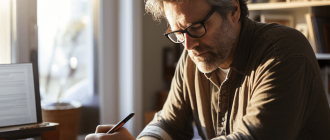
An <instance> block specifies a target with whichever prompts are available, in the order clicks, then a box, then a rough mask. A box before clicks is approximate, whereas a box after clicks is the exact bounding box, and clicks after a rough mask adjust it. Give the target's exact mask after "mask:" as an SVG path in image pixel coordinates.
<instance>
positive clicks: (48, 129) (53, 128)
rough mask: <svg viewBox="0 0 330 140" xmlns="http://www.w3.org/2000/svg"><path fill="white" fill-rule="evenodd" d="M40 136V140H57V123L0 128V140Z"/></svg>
mask: <svg viewBox="0 0 330 140" xmlns="http://www.w3.org/2000/svg"><path fill="white" fill-rule="evenodd" d="M40 135H41V136H42V137H41V139H42V140H58V139H59V124H58V123H38V124H30V125H24V126H12V127H5V128H0V140H14V139H22V138H30V137H35V136H40Z"/></svg>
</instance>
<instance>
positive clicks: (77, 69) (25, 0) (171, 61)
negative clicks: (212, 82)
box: [0, 0, 330, 140]
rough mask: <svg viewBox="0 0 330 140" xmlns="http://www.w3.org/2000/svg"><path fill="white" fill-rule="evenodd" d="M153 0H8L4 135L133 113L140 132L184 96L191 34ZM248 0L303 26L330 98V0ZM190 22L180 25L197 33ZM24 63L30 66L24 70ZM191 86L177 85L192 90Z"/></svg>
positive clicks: (260, 10)
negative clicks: (155, 11)
mask: <svg viewBox="0 0 330 140" xmlns="http://www.w3.org/2000/svg"><path fill="white" fill-rule="evenodd" d="M147 1H148V0H0V140H11V139H24V140H74V139H76V140H85V138H86V136H87V135H89V134H92V133H95V131H96V128H97V126H98V125H107V124H113V125H115V124H117V123H118V122H120V121H121V120H123V119H124V118H125V117H127V116H128V115H129V114H131V113H134V116H133V117H132V118H131V119H130V120H129V121H127V122H125V125H123V127H125V128H126V129H127V130H128V132H129V133H130V134H131V135H132V136H133V137H134V138H137V137H138V136H139V134H140V133H141V132H142V131H143V130H144V128H145V127H146V126H147V125H148V124H149V123H150V122H151V121H152V120H153V119H154V116H155V114H161V112H159V111H161V110H162V109H163V106H164V104H165V103H166V104H170V101H169V100H170V98H173V97H174V96H175V95H172V96H173V97H172V96H168V95H169V94H174V93H171V92H170V90H171V91H172V90H175V88H177V87H176V86H175V84H174V83H176V82H175V81H180V80H177V79H175V78H173V77H175V76H177V77H180V75H179V74H178V73H179V72H180V69H179V68H178V67H179V66H180V65H181V63H180V62H181V61H180V60H181V59H184V58H183V57H184V55H182V54H185V53H184V52H186V51H187V47H185V45H187V44H185V41H181V42H175V41H173V39H171V37H168V35H165V34H167V33H169V32H168V31H169V29H170V27H169V26H170V23H169V20H168V19H162V20H161V21H157V19H156V18H155V17H153V15H152V14H150V12H149V13H147V12H146V9H145V4H146V2H147ZM150 1H151V0H150ZM205 1H207V0H205ZM232 1H239V0H232ZM240 1H242V0H240ZM246 3H247V8H248V12H249V14H248V16H247V17H248V18H247V19H250V20H251V22H252V21H256V22H258V23H259V22H260V23H267V24H272V23H276V25H281V27H282V25H283V27H284V26H285V27H289V28H292V29H295V30H298V31H300V33H301V37H302V38H304V39H306V42H308V43H309V44H310V45H309V46H310V47H311V48H309V49H310V50H311V52H314V53H312V55H313V56H312V57H314V56H315V58H316V59H315V63H317V64H318V66H319V67H318V68H317V69H319V71H318V72H317V74H316V75H318V74H320V77H321V79H319V80H320V81H322V84H321V85H320V87H322V92H325V96H324V98H326V99H327V100H330V94H329V93H330V77H329V74H330V61H329V60H330V10H329V9H330V0H248V1H246ZM203 16H205V15H203ZM219 17H220V16H219ZM203 18H204V17H203ZM210 19H212V14H211V15H210ZM206 20H208V19H207V18H206ZM211 21H212V20H211ZM204 23H205V25H204ZM171 25H172V24H171ZM202 25H203V27H204V28H205V31H204V32H205V34H206V32H212V30H207V27H208V24H207V21H204V20H203V24H202ZM272 25H275V24H272ZM189 27H190V26H189ZM189 27H187V28H186V29H188V28H189ZM242 28H243V27H242ZM183 29H185V28H182V30H183ZM186 29H185V31H186V32H187V33H184V32H183V31H182V32H181V31H178V32H179V33H180V32H181V33H182V35H183V37H185V38H188V37H186V36H185V35H186V34H187V35H188V34H189V35H190V36H191V34H190V33H189V30H186ZM242 30H243V29H242ZM171 31H173V32H176V31H174V30H172V29H171ZM239 31H240V30H239ZM300 33H299V34H300ZM164 35H165V36H164ZM206 35H207V34H206ZM192 36H193V35H192ZM202 36H204V34H203V35H201V36H199V37H202ZM297 36H300V35H297ZM194 38H195V37H194ZM196 38H197V37H196ZM260 38H263V37H260ZM264 38H266V37H264ZM293 38H294V37H293ZM251 40H252V39H251ZM272 43H276V42H272ZM308 43H307V44H308ZM247 44H249V43H247ZM296 47H299V46H296ZM302 50H303V49H302ZM258 51H259V50H258ZM274 51H276V50H275V49H274ZM246 53H248V52H246ZM314 54H315V55H314ZM180 57H181V59H180ZM235 58H236V57H235ZM182 61H183V60H182ZM244 61H245V60H244ZM311 61H313V60H311ZM191 62H193V61H191ZM313 62H314V61H313ZM246 63H247V62H246ZM21 65H22V66H24V68H27V70H25V69H24V70H22V71H20V70H18V69H19V68H17V67H19V66H21ZM16 66H17V67H16ZM182 67H183V66H182ZM198 68H199V67H198ZM196 69H197V68H196ZM176 71H177V72H176ZM238 71H239V70H238ZM8 73H11V74H12V75H14V76H13V77H15V76H16V78H21V77H24V78H25V80H28V81H26V82H25V83H24V84H23V85H26V86H29V87H30V88H33V90H32V89H31V90H29V92H27V93H26V94H24V95H16V93H15V95H14V92H16V91H17V94H18V90H21V89H22V90H23V91H24V90H25V88H17V87H16V88H15V86H17V85H16V84H11V82H17V81H11V80H12V79H11V78H12V77H11V76H8ZM13 73H14V74H13ZM17 73H18V74H17ZM22 73H24V74H26V75H22ZM196 73H197V72H196ZM203 73H204V72H203ZM193 74H194V73H192V75H193ZM204 74H205V76H206V75H207V74H206V73H204ZM204 74H201V75H203V76H204ZM229 74H230V73H229ZM9 75H10V74H9ZM182 75H183V74H182ZM182 75H181V76H182ZM184 76H186V75H184ZM182 77H183V76H182ZM206 77H207V76H206ZM316 77H317V76H316ZM225 78H226V76H225ZM173 79H174V80H173ZM210 79H211V78H210ZM196 80H198V78H196ZM20 81H21V80H20ZM181 82H182V81H181ZM194 82H195V83H198V81H197V82H196V81H194ZM201 83H202V82H201ZM178 85H180V84H178ZM221 85H222V84H220V87H221ZM190 86H191V85H190ZM192 86H196V85H192ZM19 87H22V86H19ZM181 88H182V87H181ZM186 88H187V89H183V88H182V89H178V90H182V91H183V90H184V91H186V90H188V91H189V92H191V91H190V89H188V87H186ZM241 88H243V87H238V88H237V90H240V89H241ZM26 89H27V88H26ZM9 90H10V92H9ZM208 90H212V88H211V89H210V88H208ZM188 91H187V92H188ZM11 92H13V94H10V93H11ZM20 94H21V93H20ZM219 94H220V91H219ZM180 96H181V95H180ZM183 96H184V95H182V98H190V97H186V96H184V97H183ZM251 96H252V95H251ZM196 97H197V95H196ZM210 97H211V96H210ZM236 97H237V98H239V97H238V95H237V96H235V97H232V98H236ZM267 97H268V96H267ZM232 98H231V99H232ZM249 98H250V97H249ZM251 98H252V97H251ZM251 98H250V99H251ZM265 98H266V96H265ZM299 99H300V98H299ZM167 100H168V101H167ZM191 100H193V99H191ZM196 100H198V99H196ZM290 101H291V100H290ZM197 102H198V101H197ZM189 103H190V102H189ZM166 104H165V105H166ZM191 104H193V103H191ZM197 104H198V103H197ZM209 105H210V106H212V105H211V103H209ZM230 106H231V105H230ZM237 106H240V105H237ZM328 106H329V104H328ZM178 108H180V107H178ZM233 108H234V107H233ZM198 109H202V108H198ZM198 109H197V110H198ZM14 111H16V112H14ZM31 111H32V113H31ZM13 112H14V113H13ZM157 112H158V113H157ZM209 112H210V111H209ZM243 112H244V111H243ZM228 113H230V111H229V112H228ZM239 113H240V112H239ZM239 113H238V114H239ZM243 114H244V113H243ZM226 115H228V114H227V113H226ZM228 116H230V115H228ZM232 116H233V115H232ZM191 117H194V118H195V119H196V118H198V117H200V118H202V116H198V115H196V114H194V116H191ZM217 117H218V116H217ZM13 118H17V119H15V120H14V119H13ZM169 119H170V120H171V118H169ZM212 119H213V118H212ZM231 119H233V118H231ZM155 120H157V116H155ZM219 120H220V119H219ZM203 123H204V122H203V121H201V122H193V123H192V125H191V126H192V129H191V131H192V132H193V135H191V138H192V139H194V140H200V139H208V138H210V136H209V137H207V136H205V135H203V134H202V133H203V132H204V133H206V129H207V127H206V126H205V125H203ZM229 125H231V126H234V125H232V124H230V123H228V126H229ZM204 126H205V127H204ZM212 127H213V126H212ZM204 129H205V130H204ZM227 129H234V130H236V128H235V127H233V128H227ZM168 131H170V130H167V132H168ZM173 131H174V130H173ZM212 131H213V130H212ZM214 131H216V130H214ZM224 131H225V130H224ZM1 133H2V134H1ZM251 133H252V132H251ZM216 135H218V133H217V132H216ZM171 136H172V134H171ZM162 138H163V139H166V138H164V137H162ZM189 138H190V137H189ZM191 138H190V139H191ZM263 138H264V137H263ZM329 139H330V138H329Z"/></svg>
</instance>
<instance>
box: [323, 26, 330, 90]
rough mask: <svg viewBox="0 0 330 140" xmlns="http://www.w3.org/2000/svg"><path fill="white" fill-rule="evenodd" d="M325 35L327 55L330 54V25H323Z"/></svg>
mask: <svg viewBox="0 0 330 140" xmlns="http://www.w3.org/2000/svg"><path fill="white" fill-rule="evenodd" d="M323 34H324V45H325V49H326V51H327V53H330V24H324V25H323ZM329 93H330V92H329Z"/></svg>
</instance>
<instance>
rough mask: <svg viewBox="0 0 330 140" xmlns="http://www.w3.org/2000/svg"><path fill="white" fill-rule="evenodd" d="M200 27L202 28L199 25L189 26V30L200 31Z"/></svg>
mask: <svg viewBox="0 0 330 140" xmlns="http://www.w3.org/2000/svg"><path fill="white" fill-rule="evenodd" d="M202 27H203V26H202V25H201V24H196V25H193V26H190V28H191V29H193V30H197V29H200V28H202Z"/></svg>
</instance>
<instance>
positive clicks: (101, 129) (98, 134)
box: [85, 125, 135, 140]
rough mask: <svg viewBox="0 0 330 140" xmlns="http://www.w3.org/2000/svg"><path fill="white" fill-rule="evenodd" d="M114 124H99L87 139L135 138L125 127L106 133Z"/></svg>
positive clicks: (120, 139) (121, 139) (129, 139)
mask: <svg viewBox="0 0 330 140" xmlns="http://www.w3.org/2000/svg"><path fill="white" fill-rule="evenodd" d="M113 126H114V125H98V126H97V127H96V131H95V133H94V134H89V135H87V136H86V138H85V140H135V138H134V137H133V136H132V135H131V134H130V133H129V132H128V130H127V129H126V128H124V127H121V128H119V129H118V130H117V131H116V132H114V133H111V134H106V133H107V132H108V131H109V130H110V129H111V128H112V127H113Z"/></svg>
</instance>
